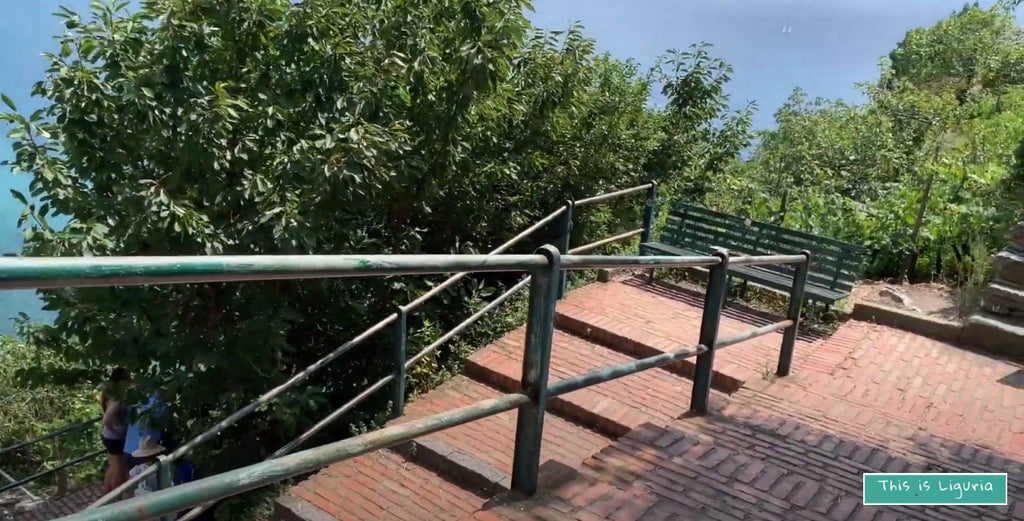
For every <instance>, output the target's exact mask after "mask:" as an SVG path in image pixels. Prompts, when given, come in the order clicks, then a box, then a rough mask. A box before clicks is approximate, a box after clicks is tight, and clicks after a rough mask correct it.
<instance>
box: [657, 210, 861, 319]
mask: <svg viewBox="0 0 1024 521" xmlns="http://www.w3.org/2000/svg"><path fill="white" fill-rule="evenodd" d="M716 247H719V248H725V249H727V250H729V251H730V253H732V254H733V255H740V254H747V255H774V254H786V253H797V252H800V251H803V250H807V251H810V252H811V255H812V259H811V268H810V273H809V274H808V275H807V287H806V289H805V297H804V298H805V299H806V300H809V301H816V302H821V303H824V304H825V305H829V306H830V305H833V304H835V303H836V302H837V301H840V300H843V299H845V298H847V297H849V296H850V291H851V290H852V289H853V284H854V282H855V281H856V280H857V278H858V276H859V275H860V273H861V265H862V263H863V260H864V249H863V248H861V247H860V246H857V245H854V244H849V243H846V242H842V241H837V240H835V239H830V238H828V237H820V236H817V235H812V234H809V233H804V232H799V231H796V230H790V229H788V228H783V227H780V226H776V225H773V224H768V223H763V222H758V221H754V220H751V219H746V218H743V217H737V216H735V215H729V214H726V213H721V212H716V211H714V210H708V209H707V208H702V207H699V206H694V205H690V204H677V205H675V206H674V207H673V209H672V211H671V212H670V213H669V217H668V223H667V225H666V226H665V230H664V232H663V233H662V236H661V240H660V241H657V242H645V243H643V244H641V245H640V253H641V254H642V255H679V256H688V255H707V254H710V253H712V252H714V249H715V248H716ZM794 272H795V266H735V267H731V268H730V269H729V275H730V277H736V278H738V279H741V280H743V281H744V284H746V283H747V282H750V283H752V284H756V285H759V286H763V287H766V288H769V289H772V290H776V291H783V292H786V293H788V292H789V290H790V288H791V286H792V285H793V274H794Z"/></svg>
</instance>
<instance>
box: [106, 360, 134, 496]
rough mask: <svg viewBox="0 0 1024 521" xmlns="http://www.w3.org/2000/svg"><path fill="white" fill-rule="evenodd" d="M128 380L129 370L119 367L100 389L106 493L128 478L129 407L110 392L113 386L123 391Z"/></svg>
mask: <svg viewBox="0 0 1024 521" xmlns="http://www.w3.org/2000/svg"><path fill="white" fill-rule="evenodd" d="M127 381H128V371H127V370H125V369H124V368H123V367H118V368H116V369H114V370H113V372H111V373H110V382H109V384H108V385H107V386H106V387H105V388H104V389H103V390H101V391H100V407H101V408H102V409H103V420H102V422H101V423H102V425H103V428H102V430H101V431H100V439H101V440H102V441H103V446H104V447H105V448H106V449H107V472H106V474H105V475H104V476H103V493H104V494H106V493H107V492H110V491H111V490H114V489H115V488H117V487H119V486H121V484H122V483H124V482H125V481H127V480H128V467H127V465H128V464H127V462H126V461H125V455H124V440H125V434H126V433H127V432H128V408H127V407H124V406H123V405H121V404H120V403H119V402H117V401H116V400H115V399H114V397H112V396H110V393H109V391H111V390H112V389H113V388H118V391H123V384H125V383H126V382H127Z"/></svg>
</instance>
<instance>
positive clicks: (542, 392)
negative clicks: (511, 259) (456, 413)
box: [512, 245, 560, 495]
mask: <svg viewBox="0 0 1024 521" xmlns="http://www.w3.org/2000/svg"><path fill="white" fill-rule="evenodd" d="M537 252H538V253H540V254H542V255H544V256H545V257H547V258H548V266H547V267H545V268H541V269H537V270H534V272H533V273H532V279H531V280H530V314H529V319H528V321H527V323H526V347H525V350H526V351H525V353H524V355H523V376H522V382H521V388H522V393H523V394H525V395H527V396H529V397H530V403H528V404H526V405H523V406H521V407H520V408H519V417H518V419H517V421H516V446H515V447H516V448H515V451H516V452H515V456H514V457H513V460H512V490H514V491H516V492H520V493H523V494H527V495H532V494H533V493H534V492H536V491H537V472H538V470H539V468H540V446H541V438H542V436H543V433H544V410H545V408H546V407H547V389H548V366H549V365H550V362H551V336H552V334H553V331H554V327H555V301H556V300H557V297H558V279H557V277H558V273H559V266H560V255H559V253H558V249H556V248H555V247H554V246H551V245H545V246H542V247H541V248H540V249H538V250H537Z"/></svg>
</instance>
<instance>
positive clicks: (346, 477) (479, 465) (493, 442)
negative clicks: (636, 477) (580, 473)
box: [275, 376, 611, 521]
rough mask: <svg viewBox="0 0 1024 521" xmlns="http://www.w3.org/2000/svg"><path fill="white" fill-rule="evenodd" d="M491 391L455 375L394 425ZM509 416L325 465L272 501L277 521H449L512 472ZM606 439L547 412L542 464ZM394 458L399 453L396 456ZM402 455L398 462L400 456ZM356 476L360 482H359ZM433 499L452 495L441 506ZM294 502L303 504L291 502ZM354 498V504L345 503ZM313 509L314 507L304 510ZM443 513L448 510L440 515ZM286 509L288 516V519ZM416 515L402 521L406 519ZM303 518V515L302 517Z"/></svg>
mask: <svg viewBox="0 0 1024 521" xmlns="http://www.w3.org/2000/svg"><path fill="white" fill-rule="evenodd" d="M498 395H499V392H498V391H497V390H495V389H492V388H490V387H487V386H486V385H484V384H482V383H479V382H476V381H473V380H471V379H469V378H467V377H465V376H456V377H454V378H452V379H451V380H449V381H447V382H445V383H444V384H442V385H441V386H439V387H437V388H436V389H434V390H432V391H430V392H429V393H427V394H425V395H423V396H420V397H419V398H417V399H416V400H415V401H413V402H412V403H410V404H409V405H408V406H407V407H406V409H405V416H402V417H401V418H397V419H395V420H393V421H392V422H390V423H389V424H391V425H394V424H400V423H404V422H408V421H411V420H414V419H417V418H422V417H424V416H429V415H432V414H437V413H440V412H446V411H450V410H452V409H456V408H459V407H464V406H466V405H471V404H473V403H476V402H479V401H481V400H486V399H488V398H494V397H496V396H498ZM515 428H516V411H509V412H505V413H502V414H498V415H495V416H489V417H487V418H483V419H481V420H477V421H475V422H472V423H467V424H464V425H460V426H458V427H453V428H451V429H447V430H444V431H441V432H438V433H435V434H432V435H429V436H424V437H422V438H419V439H417V440H415V441H414V442H412V443H411V444H408V445H406V446H404V447H399V448H396V449H395V452H392V451H379V452H375V453H372V454H368V455H365V456H361V457H359V458H355V459H352V460H346V461H342V462H339V463H336V464H334V465H331V466H329V467H327V468H325V469H323V470H321V471H320V472H318V473H317V474H315V475H314V476H313V477H312V478H309V479H307V480H306V481H303V482H302V483H300V484H299V485H296V486H295V487H292V488H291V489H290V490H289V492H288V496H291V498H288V499H285V500H284V501H278V502H277V505H276V506H275V508H276V509H277V510H278V511H280V512H282V513H283V514H282V515H281V516H280V517H278V518H277V519H278V520H279V521H300V520H305V521H318V520H317V518H316V517H315V516H311V515H310V512H314V513H316V514H318V515H320V516H322V515H323V513H324V512H326V513H327V515H329V516H333V517H334V518H336V519H346V520H347V519H354V520H357V521H362V520H364V519H365V520H369V519H384V520H396V521H404V520H406V519H456V518H458V517H460V516H462V515H468V514H471V513H472V512H474V511H476V510H477V509H479V507H480V506H481V505H482V504H483V503H484V498H485V497H489V496H490V495H492V494H494V493H495V492H499V491H501V490H505V489H507V487H508V485H509V482H510V475H511V473H512V457H513V453H514V444H515ZM610 442H611V440H610V439H609V438H606V437H604V436H602V435H600V434H598V433H595V432H593V431H591V430H589V429H587V428H585V427H583V426H580V425H576V424H573V423H570V422H568V421H566V420H563V419H561V418H558V417H557V416H555V415H553V414H549V415H548V416H547V417H546V418H545V421H544V441H543V446H542V450H541V462H545V461H548V460H552V461H555V462H560V463H562V464H565V465H568V466H579V465H580V464H581V462H582V461H584V460H585V459H587V458H588V457H589V456H591V455H592V454H594V453H595V452H597V451H598V450H600V449H601V448H603V447H605V446H607V444H608V443H610ZM400 454H401V455H400ZM403 455H404V456H405V457H403ZM360 476H361V477H360ZM439 496H444V497H445V498H448V497H450V498H452V499H451V501H450V502H449V503H444V504H441V503H439V502H438V501H440V500H438V499H436V498H437V497H439ZM294 498H299V499H301V500H304V501H305V502H306V503H308V504H300V505H299V506H300V508H296V507H295V506H294V504H295V503H296V500H295V499H294ZM353 498H355V499H356V501H352V499H353ZM310 504H312V505H313V506H314V507H316V508H315V509H310ZM446 509H447V510H446ZM288 512H291V514H288ZM410 513H411V514H416V515H415V516H414V517H411V518H407V517H404V516H407V515H408V514H410ZM303 514H304V515H303Z"/></svg>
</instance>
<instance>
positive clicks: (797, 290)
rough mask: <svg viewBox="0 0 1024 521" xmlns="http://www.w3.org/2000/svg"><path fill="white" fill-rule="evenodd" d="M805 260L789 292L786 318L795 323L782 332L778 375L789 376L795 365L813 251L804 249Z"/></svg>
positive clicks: (776, 371) (798, 266)
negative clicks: (794, 354)
mask: <svg viewBox="0 0 1024 521" xmlns="http://www.w3.org/2000/svg"><path fill="white" fill-rule="evenodd" d="M802 253H803V255H804V257H805V258H804V261H803V262H801V263H800V264H797V266H796V273H795V274H794V275H793V288H792V289H791V290H790V292H789V312H788V313H787V314H786V318H787V319H789V320H792V321H793V325H791V326H789V327H787V328H786V329H785V330H784V331H783V332H782V349H780V350H779V365H778V367H777V368H776V369H775V374H776V375H777V376H789V370H790V368H791V367H792V365H793V351H794V350H795V348H796V334H797V331H798V330H799V329H800V312H801V311H802V310H803V305H804V287H805V286H806V285H807V274H808V273H809V272H810V271H811V252H809V251H806V250H805V251H803V252H802Z"/></svg>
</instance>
